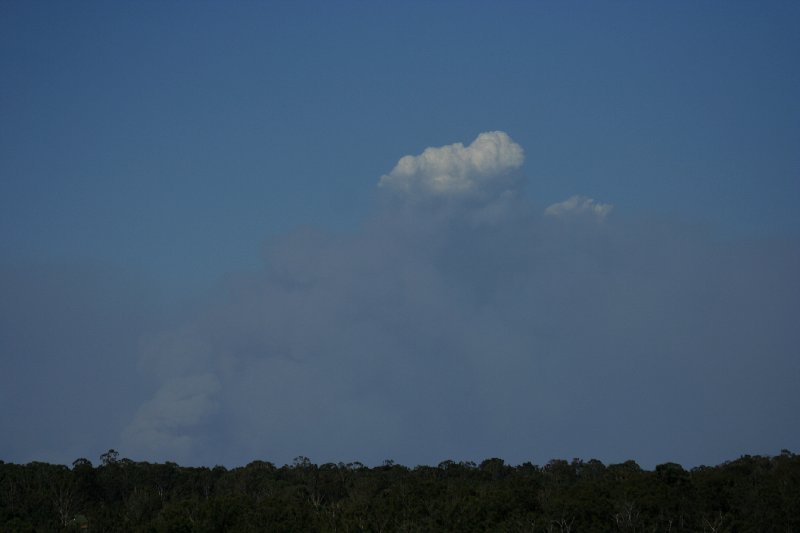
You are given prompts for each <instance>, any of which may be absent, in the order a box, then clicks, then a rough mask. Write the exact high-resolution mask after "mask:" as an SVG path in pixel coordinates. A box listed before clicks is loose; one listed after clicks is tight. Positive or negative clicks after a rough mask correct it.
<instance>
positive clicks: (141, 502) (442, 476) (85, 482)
mask: <svg viewBox="0 0 800 533" xmlns="http://www.w3.org/2000/svg"><path fill="white" fill-rule="evenodd" d="M99 459H100V460H99V462H98V464H97V466H95V465H93V464H92V462H91V461H90V460H88V459H86V458H79V459H77V460H75V461H74V462H73V464H72V468H69V467H67V466H64V465H55V464H48V463H42V462H32V463H28V464H25V465H19V464H13V463H4V462H2V461H0V530H1V531H9V532H15V531H60V530H68V531H70V530H74V531H87V530H88V531H131V532H138V531H142V532H143V531H148V532H149V531H159V532H160V531H518V532H523V531H528V532H533V531H559V532H566V531H571V532H578V531H631V532H633V531H645V530H647V531H784V532H786V531H798V530H800V456H798V455H796V454H794V453H792V452H790V451H788V450H783V451H782V452H781V453H780V454H779V455H777V456H774V457H766V456H749V455H745V456H742V457H740V458H739V459H736V460H733V461H727V462H725V463H722V464H720V465H718V466H714V467H707V466H700V467H696V468H692V469H689V470H687V469H685V468H683V467H682V466H681V465H679V464H676V463H664V464H660V465H658V466H656V467H655V468H654V469H653V470H645V469H642V468H641V467H640V466H639V465H638V464H637V463H636V462H634V461H626V462H624V463H620V464H608V465H606V464H604V463H602V462H601V461H598V460H595V459H591V460H588V461H584V460H581V459H572V460H571V461H567V460H563V459H554V460H551V461H550V462H548V463H547V464H545V465H541V466H539V465H535V464H532V463H523V464H520V465H516V466H512V465H508V464H506V463H505V461H503V460H502V459H499V458H490V459H486V460H484V461H482V462H481V463H479V464H477V463H474V462H463V461H462V462H456V461H452V460H448V461H443V462H441V463H439V464H438V465H437V466H416V467H414V468H409V467H406V466H403V465H400V464H396V463H395V462H394V461H391V460H386V461H384V462H383V464H381V465H379V466H376V467H372V468H370V467H367V466H365V465H363V464H361V463H359V462H353V463H347V464H345V463H326V464H321V465H317V464H314V463H313V462H312V461H311V460H310V459H309V458H307V457H304V456H299V457H297V458H296V459H295V460H294V461H293V463H292V464H287V465H283V466H281V467H278V466H276V465H274V464H273V463H270V462H267V461H253V462H251V463H249V464H248V465H246V466H243V467H239V468H233V469H227V468H225V467H222V466H215V467H213V468H208V467H184V466H180V465H178V464H175V463H170V462H167V463H163V464H154V463H146V462H136V461H132V460H130V459H126V458H120V457H119V453H118V452H116V451H115V450H109V451H108V452H106V453H104V454H102V455H101V456H100V458H99Z"/></svg>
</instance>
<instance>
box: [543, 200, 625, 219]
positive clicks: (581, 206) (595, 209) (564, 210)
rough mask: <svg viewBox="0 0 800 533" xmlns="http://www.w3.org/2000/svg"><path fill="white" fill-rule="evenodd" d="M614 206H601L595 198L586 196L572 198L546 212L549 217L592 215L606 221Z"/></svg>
mask: <svg viewBox="0 0 800 533" xmlns="http://www.w3.org/2000/svg"><path fill="white" fill-rule="evenodd" d="M612 209H614V206H613V205H611V204H601V203H599V202H595V200H594V198H587V197H586V196H572V197H571V198H568V199H566V200H564V201H563V202H558V203H555V204H553V205H551V206H549V207H548V208H547V209H545V210H544V214H545V215H547V216H555V217H560V216H568V215H591V216H595V217H597V218H598V219H600V220H602V219H604V218H605V217H606V216H607V215H608V214H609V213H610V212H611V210H612Z"/></svg>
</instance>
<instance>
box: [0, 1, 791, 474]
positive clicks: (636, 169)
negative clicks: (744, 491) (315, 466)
mask: <svg viewBox="0 0 800 533" xmlns="http://www.w3.org/2000/svg"><path fill="white" fill-rule="evenodd" d="M798 26H800V4H798V3H797V2H758V3H755V2H724V3H720V2H697V1H692V2H688V1H687V2H662V3H658V4H657V3H647V4H643V3H639V2H613V3H598V2H525V3H523V2H464V3H456V2H435V3H434V2H430V3H428V2H334V3H332V2H280V3H279V2H261V3H255V2H241V3H229V2H226V3H223V2H166V3H165V2H149V3H122V2H116V3H109V2H77V3H64V2H21V1H19V2H11V1H8V2H3V3H2V4H0V80H2V82H0V428H2V430H1V431H0V459H3V460H6V461H15V462H27V461H31V460H47V461H56V462H63V463H71V462H72V461H73V460H74V459H75V458H77V457H89V458H90V459H92V460H96V458H97V457H99V455H100V453H102V452H104V451H105V450H107V449H108V448H111V447H114V448H116V449H118V450H119V451H120V453H121V455H123V456H127V457H130V458H132V459H137V460H158V461H163V460H177V461H180V462H183V463H187V464H209V465H210V464H216V463H222V464H226V465H240V464H245V463H247V462H249V461H251V460H253V459H256V458H260V459H264V460H271V461H274V462H277V463H283V462H288V461H291V459H292V458H293V457H294V456H296V455H307V456H309V457H310V458H311V459H312V460H313V461H315V462H325V461H340V460H341V461H352V460H360V461H363V462H365V463H376V462H379V461H381V460H382V459H386V458H393V459H395V460H397V461H399V462H402V463H405V464H409V465H414V464H418V463H434V464H435V463H437V462H438V461H441V460H444V459H454V460H481V459H484V458H487V457H491V456H497V457H502V458H504V459H506V460H507V461H510V462H522V461H528V460H531V461H534V462H539V463H542V462H546V461H547V460H549V459H551V458H555V457H564V458H571V457H573V456H579V457H583V458H586V459H588V458H590V457H596V458H598V459H601V460H603V461H622V460H626V459H635V460H637V461H640V462H641V463H642V464H643V465H646V466H653V465H655V464H657V463H660V462H665V461H677V462H681V463H683V464H685V465H688V466H692V465H697V464H701V463H704V464H716V463H718V462H720V461H723V460H726V459H733V458H735V457H737V456H738V455H740V454H743V453H764V454H774V453H778V452H779V451H780V449H782V448H788V449H792V450H794V451H797V449H798V448H800V429H798V427H800V426H798V424H797V423H796V414H797V413H798V412H800V393H798V392H797V390H796V389H797V388H798V387H797V385H796V384H797V383H800V348H798V346H800V328H798V327H797V326H798V320H800V282H799V281H798V275H797V272H800V240H799V239H800V210H798V208H797V205H798V202H799V201H800V99H798V95H800V33H798V31H797V28H798ZM498 132H500V133H498ZM481 134H485V135H481ZM479 135H480V136H479ZM473 141H475V143H474V144H473ZM456 143H461V144H460V145H459V144H456ZM442 147H444V148H442ZM426 149H429V150H427V151H426ZM423 152H424V154H423ZM425 154H427V155H425ZM404 156H411V157H412V158H413V159H412V158H409V159H406V160H404V161H406V163H405V164H403V163H402V161H400V160H401V158H402V157H404ZM379 184H380V185H379Z"/></svg>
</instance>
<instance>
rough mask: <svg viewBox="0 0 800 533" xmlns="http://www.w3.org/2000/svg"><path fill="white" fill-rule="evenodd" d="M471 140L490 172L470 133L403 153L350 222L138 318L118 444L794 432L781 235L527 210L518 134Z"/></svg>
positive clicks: (686, 449) (554, 439)
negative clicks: (733, 238) (732, 238)
mask: <svg viewBox="0 0 800 533" xmlns="http://www.w3.org/2000/svg"><path fill="white" fill-rule="evenodd" d="M483 135H484V136H486V135H489V136H490V137H491V140H492V141H496V142H495V144H491V143H490V144H491V146H492V147H494V148H492V149H493V150H494V151H493V152H492V153H493V154H495V156H493V159H491V160H490V161H491V164H487V165H486V166H485V167H480V168H481V169H483V168H488V169H490V170H491V171H492V172H488V171H486V172H484V171H483V170H481V171H480V172H478V171H477V170H475V169H477V168H479V167H478V166H475V165H473V166H470V165H472V163H470V162H474V161H476V159H474V158H472V159H471V157H472V156H471V155H470V154H469V153H467V155H465V153H466V152H465V151H468V150H470V149H472V147H475V146H476V144H475V143H473V144H472V145H471V146H470V147H467V148H464V147H463V146H462V145H451V147H443V148H436V149H428V151H426V152H425V153H427V154H428V156H429V157H427V159H429V160H431V161H434V162H435V163H436V164H435V165H433V163H431V164H427V163H426V165H422V164H416V163H419V162H420V161H422V160H424V159H425V156H424V154H425V153H423V154H422V155H420V156H407V157H411V158H412V159H411V160H408V159H405V158H404V159H401V161H400V163H398V166H397V167H396V168H395V170H393V171H392V172H390V173H389V174H387V175H386V176H384V177H383V178H382V181H381V184H382V187H381V188H380V196H381V197H380V198H379V199H378V201H377V202H376V206H375V211H374V213H373V214H372V215H371V216H370V217H369V218H368V219H367V220H365V221H364V222H363V224H362V226H361V228H360V229H359V230H357V231H355V232H352V233H349V234H333V233H329V232H326V231H324V230H320V229H314V228H304V229H298V230H296V231H294V232H292V233H290V234H288V235H285V236H283V237H282V238H280V239H276V240H274V241H272V242H270V243H268V245H267V246H266V252H265V260H264V268H263V270H262V271H259V272H253V273H248V274H240V275H238V276H231V277H230V278H229V279H228V280H227V281H226V282H225V283H224V284H222V285H221V286H220V287H219V288H218V290H217V291H216V292H215V293H214V294H211V295H209V296H208V297H207V298H206V299H205V302H204V304H203V305H200V306H198V308H197V309H196V310H195V312H193V313H191V314H190V315H187V316H186V317H185V318H184V319H183V324H182V325H181V326H179V327H175V328H172V329H170V330H167V331H164V332H162V333H161V334H158V335H154V336H151V337H150V338H149V340H147V341H146V342H145V347H144V348H143V349H142V351H141V354H140V368H141V371H142V372H143V373H144V375H145V376H149V379H151V380H153V381H152V382H153V383H154V385H155V391H154V393H153V394H152V396H151V397H149V398H148V399H146V400H144V401H143V402H142V404H141V405H140V407H139V409H138V411H137V413H136V414H135V415H134V416H132V418H131V420H130V422H129V423H128V425H127V427H126V429H125V430H124V431H123V438H122V442H121V448H122V450H123V452H124V453H126V454H128V455H130V456H132V457H134V458H143V459H145V458H146V459H151V460H179V461H183V462H193V463H207V464H211V463H218V462H225V463H228V464H243V463H246V462H248V461H250V460H252V459H255V458H263V459H266V460H271V461H275V462H278V463H282V462H288V461H290V460H291V458H292V457H294V456H297V455H306V456H309V457H311V459H312V460H314V461H316V462H325V461H340V460H343V461H348V460H360V461H363V462H366V463H376V462H379V461H380V460H382V459H385V458H393V459H395V460H397V461H400V462H403V463H406V464H412V465H413V464H418V463H437V462H438V461H441V460H443V459H456V460H459V459H472V460H480V459H483V458H486V457H490V456H498V457H503V458H504V459H506V460H508V461H510V462H520V461H525V460H533V461H538V462H543V461H546V460H548V459H550V458H554V457H567V458H569V457H573V456H580V457H585V458H588V457H598V458H600V459H602V460H606V461H614V460H624V459H629V458H633V459H636V460H638V461H640V462H642V463H643V464H645V465H652V464H655V463H657V462H663V461H679V462H682V463H684V464H688V465H693V464H698V463H704V462H705V463H713V462H715V461H716V462H718V461H721V460H724V459H728V458H733V457H735V456H737V455H738V454H741V453H775V452H777V451H778V450H779V449H780V448H781V447H788V448H792V447H793V446H794V447H796V445H797V443H798V440H800V430H798V429H797V427H796V424H793V423H792V421H793V420H794V417H795V415H796V413H797V411H798V408H799V407H800V395H798V394H797V392H796V383H797V382H798V381H800V362H798V360H799V359H800V358H798V351H797V346H798V341H800V333H798V328H797V317H798V316H800V304H798V302H800V290H798V289H799V287H798V282H797V272H800V253H798V251H799V250H800V249H799V248H798V246H797V243H796V242H795V241H790V242H725V241H723V240H721V239H720V238H718V237H715V236H714V235H713V234H712V233H711V232H706V231H702V230H698V229H697V228H694V227H685V226H681V225H678V224H674V223H663V222H661V223H659V222H654V221H652V220H646V219H633V218H631V217H630V216H626V215H625V214H619V213H611V207H610V205H608V204H602V203H598V202H595V201H593V200H590V199H586V198H583V197H577V196H576V197H574V198H572V199H569V200H567V201H565V202H563V203H560V204H556V205H555V206H550V207H549V208H546V209H543V208H542V207H541V206H539V205H537V204H536V203H535V202H533V201H531V200H529V199H527V198H525V196H524V195H523V194H521V192H520V190H519V187H520V186H521V182H520V180H519V179H518V178H519V176H516V177H514V176H512V178H513V179H512V178H509V174H508V172H510V171H512V170H514V169H515V168H517V167H519V165H521V163H522V150H521V148H520V149H519V150H517V149H516V148H514V147H515V146H518V145H516V144H514V143H513V141H511V140H510V138H509V137H508V136H507V135H506V134H504V133H502V132H494V133H492V134H483ZM481 138H482V137H479V138H478V139H481ZM483 139H484V141H486V140H487V138H486V137H484V138H483ZM476 143H477V146H478V147H480V146H483V144H481V143H479V142H478V140H476ZM487 146H488V145H487ZM498 146H499V148H498ZM453 147H455V148H453ZM497 154H500V155H497ZM434 156H435V157H434ZM448 157H452V158H453V161H457V164H456V163H452V161H450V160H448V159H447V158H448ZM420 158H422V159H420ZM404 160H405V161H406V163H403V161H404ZM409 161H410V162H409ZM465 161H466V163H465ZM481 161H483V160H481ZM411 163H415V165H416V166H415V165H412V164H411ZM451 163H452V164H451ZM398 169H400V170H398ZM431 169H433V170H431ZM452 169H456V170H455V171H454V170H452ZM434 170H435V172H434ZM495 174H497V175H498V176H499V177H498V179H497V180H495V179H493V176H494V175H495ZM442 176H444V177H442ZM431 180H433V181H431ZM402 183H405V184H409V185H408V186H399V185H398V184H402ZM433 184H438V186H434V185H433ZM498 184H499V185H498ZM464 191H470V194H465V193H464ZM475 191H479V192H480V194H474V192H475ZM553 215H557V216H553Z"/></svg>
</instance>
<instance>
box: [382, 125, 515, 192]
mask: <svg viewBox="0 0 800 533" xmlns="http://www.w3.org/2000/svg"><path fill="white" fill-rule="evenodd" d="M524 160H525V154H524V152H523V150H522V147H521V146H520V145H518V144H517V143H515V142H514V141H512V140H511V137H509V136H508V134H507V133H505V132H502V131H492V132H485V133H481V134H480V135H478V137H477V138H476V139H475V140H474V141H473V142H472V144H470V145H469V146H466V147H465V146H464V145H463V144H462V143H455V144H450V145H447V146H441V147H431V148H426V149H425V150H424V151H423V152H422V153H421V154H420V155H416V156H414V155H407V156H404V157H402V158H401V159H400V160H399V161H398V162H397V164H396V165H395V167H394V168H393V169H392V171H391V172H390V173H389V174H386V175H384V176H382V177H381V179H380V182H379V183H378V186H379V187H381V188H384V189H387V190H391V191H394V192H399V193H404V194H408V195H416V196H420V195H421V196H424V197H463V196H475V195H483V194H486V193H487V192H490V191H497V189H498V188H499V189H501V191H500V192H502V189H504V188H506V187H504V185H505V183H504V180H499V178H501V177H502V176H505V175H506V174H507V173H508V172H509V171H511V170H513V169H515V168H519V167H520V166H522V163H523V161H524ZM498 185H500V187H498Z"/></svg>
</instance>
